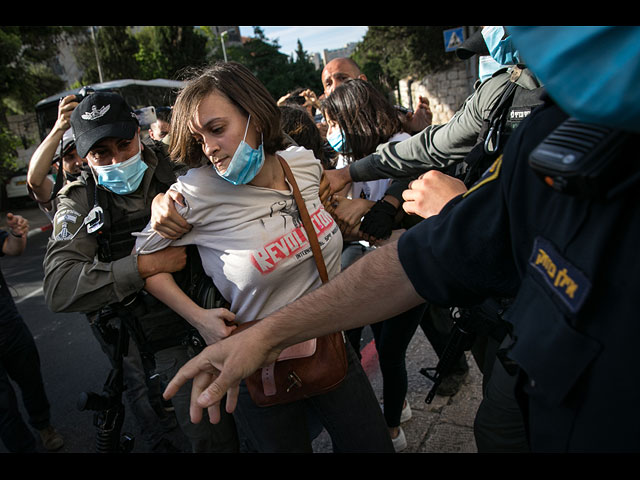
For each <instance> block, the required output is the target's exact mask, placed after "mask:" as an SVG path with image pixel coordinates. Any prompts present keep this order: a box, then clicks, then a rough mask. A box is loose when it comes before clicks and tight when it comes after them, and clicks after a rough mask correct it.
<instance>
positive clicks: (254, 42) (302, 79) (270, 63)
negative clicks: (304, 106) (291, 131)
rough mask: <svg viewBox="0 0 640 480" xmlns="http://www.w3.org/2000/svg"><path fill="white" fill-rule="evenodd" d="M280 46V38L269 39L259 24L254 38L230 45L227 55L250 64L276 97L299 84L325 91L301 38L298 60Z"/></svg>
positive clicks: (249, 66) (317, 90) (318, 91)
mask: <svg viewBox="0 0 640 480" xmlns="http://www.w3.org/2000/svg"><path fill="white" fill-rule="evenodd" d="M279 50H280V45H279V44H278V42H277V41H273V42H272V41H269V40H268V39H267V38H265V36H264V33H263V32H262V30H260V29H259V28H256V29H255V30H254V37H253V38H250V39H248V40H247V41H246V42H245V43H244V44H243V45H242V46H234V47H229V49H228V50H227V55H228V59H229V60H235V61H237V62H239V63H242V64H243V65H245V66H246V67H247V68H249V70H251V71H252V72H253V74H254V75H255V76H256V77H257V78H258V80H260V81H261V82H262V84H263V85H264V86H265V87H266V88H267V90H269V92H270V93H271V95H272V96H273V97H274V99H276V100H277V99H279V98H280V97H282V96H283V95H285V94H286V93H288V92H290V91H292V90H295V89H296V88H298V87H303V88H310V89H312V90H313V91H315V92H316V93H318V94H319V93H320V92H321V91H322V83H321V81H320V72H319V71H317V70H316V68H315V65H314V64H313V63H312V62H311V61H310V60H309V58H308V55H307V53H306V52H305V51H304V49H303V48H302V44H301V43H300V41H298V50H297V52H296V54H297V58H296V60H295V61H294V60H293V59H290V58H289V57H288V56H287V55H285V54H283V53H281V52H280V51H279Z"/></svg>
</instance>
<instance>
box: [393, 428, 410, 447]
mask: <svg viewBox="0 0 640 480" xmlns="http://www.w3.org/2000/svg"><path fill="white" fill-rule="evenodd" d="M391 442H393V449H394V450H395V451H396V452H401V451H402V450H404V449H405V448H407V437H405V435H404V430H402V427H398V436H397V437H396V438H392V439H391Z"/></svg>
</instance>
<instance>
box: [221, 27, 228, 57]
mask: <svg viewBox="0 0 640 480" xmlns="http://www.w3.org/2000/svg"><path fill="white" fill-rule="evenodd" d="M227 33H228V32H227V31H226V30H225V31H224V32H222V33H221V34H220V43H222V54H223V55H224V61H225V62H226V61H227V50H226V49H225V48H224V36H225V35H227Z"/></svg>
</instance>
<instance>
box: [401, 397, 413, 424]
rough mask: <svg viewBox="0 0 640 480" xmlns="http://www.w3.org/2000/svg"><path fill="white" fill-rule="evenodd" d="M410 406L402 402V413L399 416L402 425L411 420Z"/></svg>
mask: <svg viewBox="0 0 640 480" xmlns="http://www.w3.org/2000/svg"><path fill="white" fill-rule="evenodd" d="M411 415H412V413H411V406H410V405H409V402H407V401H406V400H405V401H404V407H402V413H401V414H400V423H404V422H406V421H407V420H409V419H410V418H411Z"/></svg>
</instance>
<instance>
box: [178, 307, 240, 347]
mask: <svg viewBox="0 0 640 480" xmlns="http://www.w3.org/2000/svg"><path fill="white" fill-rule="evenodd" d="M235 318H236V315H235V314H234V313H233V312H231V311H229V310H227V309H226V308H210V309H209V308H200V307H198V308H197V309H196V311H195V312H194V314H193V315H192V316H191V318H189V319H188V321H189V323H191V325H193V326H194V327H195V328H196V329H197V330H198V332H199V333H200V335H202V338H203V339H204V341H205V342H206V344H207V345H212V344H214V343H216V342H219V341H220V340H222V339H223V338H227V337H228V336H229V335H231V332H233V331H234V330H235V329H236V328H237V327H236V326H235V325H231V324H232V323H233V322H234V321H235Z"/></svg>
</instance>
